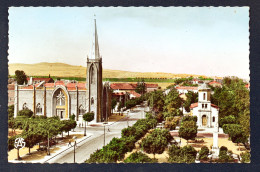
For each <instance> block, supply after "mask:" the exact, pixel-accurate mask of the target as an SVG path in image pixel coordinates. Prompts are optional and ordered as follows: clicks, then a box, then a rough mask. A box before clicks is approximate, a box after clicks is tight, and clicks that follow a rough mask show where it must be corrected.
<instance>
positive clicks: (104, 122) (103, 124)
mask: <svg viewBox="0 0 260 172" xmlns="http://www.w3.org/2000/svg"><path fill="white" fill-rule="evenodd" d="M105 124H107V122H104V123H103V125H104V146H105V142H106V132H105V127H106V125H105Z"/></svg>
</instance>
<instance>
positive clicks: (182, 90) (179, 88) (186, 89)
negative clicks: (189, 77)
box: [175, 86, 198, 94]
mask: <svg viewBox="0 0 260 172" xmlns="http://www.w3.org/2000/svg"><path fill="white" fill-rule="evenodd" d="M175 88H176V89H177V91H178V92H179V94H186V93H188V92H189V91H191V92H193V93H197V92H198V87H191V86H176V87H175Z"/></svg>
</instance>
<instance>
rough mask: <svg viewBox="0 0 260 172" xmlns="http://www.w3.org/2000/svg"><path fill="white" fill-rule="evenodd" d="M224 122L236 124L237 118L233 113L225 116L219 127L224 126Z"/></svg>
mask: <svg viewBox="0 0 260 172" xmlns="http://www.w3.org/2000/svg"><path fill="white" fill-rule="evenodd" d="M224 124H236V118H235V117H234V116H233V115H229V116H225V117H224V118H221V119H220V120H219V127H222V126H223V125H224Z"/></svg>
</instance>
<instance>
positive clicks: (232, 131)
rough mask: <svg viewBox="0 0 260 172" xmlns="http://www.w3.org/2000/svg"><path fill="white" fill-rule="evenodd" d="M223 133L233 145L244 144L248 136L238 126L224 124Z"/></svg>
mask: <svg viewBox="0 0 260 172" xmlns="http://www.w3.org/2000/svg"><path fill="white" fill-rule="evenodd" d="M223 131H224V133H226V134H228V135H229V137H230V138H231V140H232V142H234V143H246V141H247V139H248V136H247V135H246V133H245V132H244V130H243V127H242V126H241V125H240V124H224V125H223Z"/></svg>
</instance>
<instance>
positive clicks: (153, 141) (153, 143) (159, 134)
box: [141, 129, 173, 159]
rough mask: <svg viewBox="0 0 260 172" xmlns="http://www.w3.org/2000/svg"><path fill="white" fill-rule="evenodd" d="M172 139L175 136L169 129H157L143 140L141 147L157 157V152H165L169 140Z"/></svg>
mask: <svg viewBox="0 0 260 172" xmlns="http://www.w3.org/2000/svg"><path fill="white" fill-rule="evenodd" d="M172 139H173V138H172V136H171V135H170V133H169V131H167V130H161V129H155V130H153V132H152V133H151V134H149V135H148V136H147V137H145V138H144V139H143V140H142V142H141V147H142V149H143V150H144V151H145V152H147V153H152V154H153V155H154V159H155V154H156V153H158V154H161V153H163V152H164V150H165V148H166V147H167V145H168V142H170V141H171V140H172Z"/></svg>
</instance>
